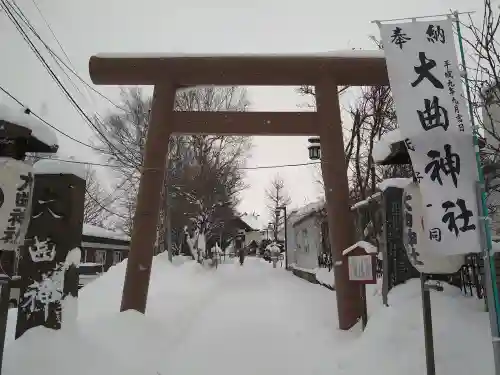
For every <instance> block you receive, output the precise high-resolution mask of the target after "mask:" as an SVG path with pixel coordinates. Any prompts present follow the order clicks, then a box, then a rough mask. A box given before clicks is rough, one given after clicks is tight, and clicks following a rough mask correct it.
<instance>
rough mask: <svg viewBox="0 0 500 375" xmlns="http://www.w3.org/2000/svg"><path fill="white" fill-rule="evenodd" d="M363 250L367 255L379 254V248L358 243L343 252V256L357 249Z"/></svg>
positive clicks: (366, 243) (363, 242)
mask: <svg viewBox="0 0 500 375" xmlns="http://www.w3.org/2000/svg"><path fill="white" fill-rule="evenodd" d="M358 247H360V248H362V249H363V250H364V251H366V253H367V254H376V253H377V252H378V250H377V248H376V247H375V246H374V245H372V244H371V243H369V242H366V241H358V242H356V243H355V244H354V245H352V246H349V247H348V248H347V249H345V250H344V251H342V255H347V254H349V253H350V252H351V251H353V250H354V249H356V248H358Z"/></svg>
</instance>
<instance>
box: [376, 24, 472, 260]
mask: <svg viewBox="0 0 500 375" xmlns="http://www.w3.org/2000/svg"><path fill="white" fill-rule="evenodd" d="M380 33H381V36H382V42H383V45H384V52H385V57H386V62H387V71H388V74H389V81H390V85H391V89H392V93H393V96H394V102H395V104H396V115H397V118H398V123H399V127H400V131H401V134H402V135H403V137H404V138H405V143H406V146H407V148H408V153H409V155H410V157H411V161H412V165H413V170H414V172H415V175H416V178H417V180H418V183H419V187H420V191H421V193H422V199H423V205H424V217H425V222H426V224H427V226H428V227H427V228H426V230H427V231H428V233H427V235H428V237H429V239H430V240H431V241H429V247H430V251H431V252H432V253H434V254H435V255H436V256H447V255H454V254H466V253H470V252H479V251H481V249H480V237H479V235H480V229H479V225H480V223H479V217H478V208H477V198H476V182H477V180H478V175H477V166H476V156H475V150H474V146H473V136H472V127H471V123H470V119H469V116H468V112H467V107H466V102H465V99H464V93H463V87H462V83H461V79H460V71H459V68H458V60H457V53H456V48H455V44H454V43H455V42H454V36H453V29H452V20H451V19H447V20H442V21H426V22H406V23H398V24H381V25H380Z"/></svg>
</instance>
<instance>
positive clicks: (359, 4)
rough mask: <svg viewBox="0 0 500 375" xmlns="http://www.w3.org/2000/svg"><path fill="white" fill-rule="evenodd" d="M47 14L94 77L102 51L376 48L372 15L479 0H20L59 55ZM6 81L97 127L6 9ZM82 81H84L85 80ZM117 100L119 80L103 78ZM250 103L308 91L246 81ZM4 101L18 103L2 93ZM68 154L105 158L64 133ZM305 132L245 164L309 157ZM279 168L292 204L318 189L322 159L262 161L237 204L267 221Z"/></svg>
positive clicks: (78, 125)
mask: <svg viewBox="0 0 500 375" xmlns="http://www.w3.org/2000/svg"><path fill="white" fill-rule="evenodd" d="M33 1H36V4H37V5H38V6H39V8H40V10H41V11H42V13H43V16H44V17H45V18H46V19H47V20H48V22H49V24H50V26H51V27H52V29H53V31H54V33H55V34H56V36H57V38H58V39H59V41H60V42H61V44H62V46H63V47H64V50H65V52H66V53H67V55H68V56H69V58H70V60H71V63H72V64H73V66H74V68H75V70H76V71H77V72H78V74H79V75H80V76H81V77H83V78H84V79H85V80H86V81H87V82H90V78H89V73H88V60H89V57H90V56H91V55H93V54H96V53H99V52H187V53H189V52H198V53H217V52H225V53H232V52H234V53H249V52H252V53H266V52H268V53H272V52H278V53H286V52H323V51H332V50H343V49H351V48H364V49H373V48H374V45H373V43H372V42H371V41H370V40H369V35H375V36H376V37H377V38H378V37H379V32H378V28H377V27H376V26H375V25H374V24H372V23H370V21H372V20H375V19H377V20H386V19H392V18H400V17H412V16H423V15H432V14H441V13H446V12H448V11H449V10H450V9H458V10H459V11H472V10H479V11H480V10H481V5H482V4H481V3H482V1H480V0H475V1H473V0H419V1H404V0H382V1H377V0H354V1H342V2H340V1H333V0H308V1H298V0H271V1H270V0H251V1H248V0H245V1H243V0H212V1H205V0H185V1H172V0H142V1H137V0H134V1H132V0H84V1H82V0H80V1H76V0H17V3H18V5H19V7H20V8H21V9H22V10H23V11H24V12H25V13H26V15H27V16H28V18H29V19H30V21H31V22H32V23H33V24H34V26H35V27H36V28H37V29H38V31H39V33H40V34H41V36H42V37H43V38H44V39H45V41H46V42H47V43H48V44H49V45H50V46H51V47H52V48H53V49H54V50H55V51H56V52H58V53H59V54H60V55H61V56H63V54H62V52H61V50H60V49H59V46H58V45H57V42H56V41H55V39H54V38H53V37H52V34H51V32H50V30H49V29H48V28H47V27H46V25H45V23H44V21H43V19H42V18H41V16H40V14H39V13H38V11H37V9H36V7H35V5H34V2H33ZM0 51H1V52H0V56H1V57H0V68H1V69H0V85H1V86H2V87H4V88H6V89H8V90H9V91H11V92H12V93H13V94H14V95H15V96H16V97H17V98H19V99H20V100H21V101H22V102H24V103H26V104H27V105H28V106H29V107H30V108H31V109H32V110H33V111H35V112H36V113H38V114H40V115H41V116H42V117H44V118H45V119H46V120H48V121H49V122H51V123H52V124H54V125H55V126H57V127H58V128H60V129H62V130H64V131H65V132H67V133H69V134H71V135H72V136H73V137H75V138H78V139H80V140H82V141H86V142H88V141H89V139H92V137H93V132H92V130H91V129H90V128H89V126H88V125H87V124H86V123H85V122H84V121H83V120H82V119H81V117H80V116H79V115H78V114H77V113H76V111H75V109H74V108H73V107H72V106H71V105H70V103H69V102H68V100H67V99H66V98H65V97H64V96H63V94H62V92H61V91H60V89H59V88H58V87H57V85H56V84H55V82H54V81H53V80H52V79H51V78H50V76H49V75H48V73H47V72H46V71H45V70H44V69H43V67H42V65H41V63H40V62H39V61H38V60H37V59H36V57H35V55H34V54H33V52H32V51H31V50H30V49H29V47H28V45H27V44H26V43H25V42H24V41H23V39H22V37H21V36H20V35H19V34H18V33H17V31H16V30H15V28H14V26H13V25H12V24H11V22H10V21H9V20H8V19H7V17H6V15H5V14H3V13H1V12H0ZM65 82H66V83H67V87H68V89H69V90H70V91H71V92H72V93H73V94H74V95H75V98H76V99H77V100H78V102H79V103H80V104H82V106H83V107H84V108H85V109H86V110H87V111H88V112H89V113H95V112H100V113H103V112H105V111H106V110H108V109H111V106H110V104H109V103H107V102H106V101H104V100H102V98H100V97H99V96H97V95H96V94H88V93H87V92H86V91H84V93H85V95H86V97H82V96H80V94H78V92H77V91H76V90H75V89H74V87H73V86H71V85H70V84H69V81H65ZM79 87H81V88H82V87H83V86H81V85H80V86H79ZM96 88H97V89H98V90H100V91H101V92H103V93H104V94H106V95H107V96H109V97H111V98H112V99H113V100H118V88H116V87H103V86H96ZM248 93H249V99H250V101H251V108H252V110H256V111H272V110H276V111H297V110H300V108H299V105H300V104H301V103H304V102H305V101H306V100H305V99H304V98H303V97H300V96H298V95H297V93H296V92H295V90H294V88H286V87H285V88H267V87H254V88H249V91H248ZM0 102H2V103H5V104H11V105H12V106H13V107H15V106H16V105H15V104H14V102H12V101H11V100H10V99H8V98H7V97H5V96H2V94H1V93H0ZM58 138H59V142H60V145H61V147H60V152H61V155H62V156H74V157H75V158H76V159H78V160H90V161H94V162H99V161H101V162H102V159H100V158H99V155H96V154H95V153H93V151H92V150H90V149H88V148H86V147H84V146H81V145H79V144H77V143H75V142H73V141H71V140H69V139H67V138H65V137H64V136H61V135H58ZM308 161H309V160H308V155H307V138H305V137H255V138H254V148H253V149H252V153H251V157H250V158H249V159H248V162H247V166H248V167H254V166H266V165H280V164H295V163H304V162H308ZM277 172H279V173H280V175H281V176H282V177H283V179H284V180H285V183H286V187H287V189H288V191H289V194H290V196H291V198H292V201H293V203H292V205H293V206H300V205H303V204H305V203H307V202H310V201H313V200H316V199H317V198H318V196H319V194H320V189H319V187H318V185H317V184H316V183H315V182H314V180H315V179H316V177H317V176H316V175H317V172H316V167H314V166H301V167H288V168H279V169H259V170H251V171H248V172H247V177H246V182H247V183H248V185H249V188H248V190H247V191H246V192H245V193H244V194H243V196H242V198H243V199H242V203H241V206H240V210H241V211H242V212H243V211H247V212H252V211H256V212H257V213H259V214H261V218H262V222H263V223H266V222H267V220H268V217H267V212H266V209H265V204H266V202H265V198H264V191H265V189H266V187H268V185H269V182H270V181H271V179H272V177H273V175H274V174H275V173H277Z"/></svg>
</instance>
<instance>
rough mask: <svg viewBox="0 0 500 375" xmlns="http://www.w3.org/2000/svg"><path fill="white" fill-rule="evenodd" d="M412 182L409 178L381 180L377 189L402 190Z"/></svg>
mask: <svg viewBox="0 0 500 375" xmlns="http://www.w3.org/2000/svg"><path fill="white" fill-rule="evenodd" d="M412 182H413V180H412V179H411V178H402V177H396V178H387V179H385V180H383V181H382V182H380V183H379V184H378V185H377V187H378V188H379V189H380V190H382V191H385V189H387V188H389V187H397V188H400V189H404V188H405V187H407V186H408V185H409V184H411V183H412Z"/></svg>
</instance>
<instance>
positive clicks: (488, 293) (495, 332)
mask: <svg viewBox="0 0 500 375" xmlns="http://www.w3.org/2000/svg"><path fill="white" fill-rule="evenodd" d="M476 190H477V194H476V197H477V200H478V207H479V215H480V216H481V217H482V219H483V220H484V221H485V223H484V225H480V226H479V228H480V234H481V248H482V249H484V250H483V252H482V255H483V269H484V292H485V296H484V298H485V300H486V304H487V307H488V315H489V318H490V331H491V337H492V344H493V361H494V363H495V374H497V375H498V374H500V371H499V370H500V341H499V339H498V336H499V326H498V321H497V319H496V318H497V315H496V310H495V309H496V306H495V293H497V294H496V295H497V296H498V292H495V290H494V289H493V286H494V285H495V284H494V282H493V277H494V276H495V268H494V259H493V258H494V253H493V252H492V251H490V250H488V246H487V234H486V228H488V227H489V226H488V223H487V220H485V219H486V218H485V216H484V213H483V210H482V204H480V203H481V193H482V186H481V184H480V183H479V182H478V183H477V184H476ZM492 263H493V268H492V267H491V265H492ZM495 286H496V285H495Z"/></svg>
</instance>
